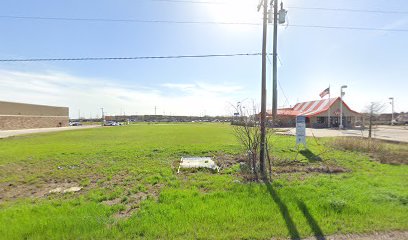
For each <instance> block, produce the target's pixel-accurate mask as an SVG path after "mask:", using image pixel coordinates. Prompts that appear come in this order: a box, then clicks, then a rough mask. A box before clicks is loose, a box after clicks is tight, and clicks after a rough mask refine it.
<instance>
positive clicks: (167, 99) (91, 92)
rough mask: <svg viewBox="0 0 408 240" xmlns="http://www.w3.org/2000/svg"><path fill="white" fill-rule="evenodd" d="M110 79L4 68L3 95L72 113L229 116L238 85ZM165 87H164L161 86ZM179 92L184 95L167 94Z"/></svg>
mask: <svg viewBox="0 0 408 240" xmlns="http://www.w3.org/2000/svg"><path fill="white" fill-rule="evenodd" d="M116 82H117V81H113V80H109V79H91V78H82V77H77V76H73V75H69V74H66V73H63V72H52V71H48V72H21V71H11V70H0V95H1V96H2V99H0V100H4V101H16V102H26V103H34V104H46V105H57V106H68V107H69V108H70V116H71V117H77V116H78V114H79V113H78V112H79V111H80V112H81V116H85V117H90V116H92V117H96V116H100V115H101V114H100V112H101V110H100V109H101V108H102V107H103V108H104V109H105V110H104V111H105V112H106V113H107V114H111V115H117V114H123V113H127V114H154V108H155V107H157V109H158V112H157V114H179V115H202V114H209V115H225V114H228V112H226V111H225V106H226V105H227V104H228V102H230V101H233V100H234V99H236V98H237V97H236V94H237V93H238V92H239V91H240V90H241V89H242V88H241V87H239V86H228V85H222V84H221V85H210V84H208V83H204V82H201V83H195V84H177V83H173V84H172V83H168V84H163V85H161V86H159V87H157V88H147V87H144V86H139V85H137V84H133V85H126V84H117V83H116ZM163 88H165V89H163ZM169 91H170V92H177V91H181V92H183V94H172V96H169V95H168V92H169Z"/></svg>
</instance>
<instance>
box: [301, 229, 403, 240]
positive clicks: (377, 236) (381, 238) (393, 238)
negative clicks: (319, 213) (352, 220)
mask: <svg viewBox="0 0 408 240" xmlns="http://www.w3.org/2000/svg"><path fill="white" fill-rule="evenodd" d="M314 239H326V240H406V239H408V231H393V232H387V233H371V234H344V235H341V234H338V235H332V236H325V237H323V236H322V237H310V238H305V240H314Z"/></svg>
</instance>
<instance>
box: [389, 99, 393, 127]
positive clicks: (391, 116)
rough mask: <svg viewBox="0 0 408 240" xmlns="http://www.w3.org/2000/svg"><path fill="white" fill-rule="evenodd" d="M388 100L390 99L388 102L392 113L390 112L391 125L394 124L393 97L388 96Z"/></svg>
mask: <svg viewBox="0 0 408 240" xmlns="http://www.w3.org/2000/svg"><path fill="white" fill-rule="evenodd" d="M390 100H391V102H390V104H391V107H392V113H391V126H392V125H394V98H393V97H390Z"/></svg>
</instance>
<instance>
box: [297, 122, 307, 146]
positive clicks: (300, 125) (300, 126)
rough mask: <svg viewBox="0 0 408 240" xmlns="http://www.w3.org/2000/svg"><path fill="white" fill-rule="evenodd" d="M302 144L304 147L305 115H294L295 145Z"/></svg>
mask: <svg viewBox="0 0 408 240" xmlns="http://www.w3.org/2000/svg"><path fill="white" fill-rule="evenodd" d="M299 144H303V145H304V146H305V147H306V117H305V116H297V117H296V145H299Z"/></svg>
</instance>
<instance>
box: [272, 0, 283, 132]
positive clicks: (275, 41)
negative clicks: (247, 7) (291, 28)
mask: <svg viewBox="0 0 408 240" xmlns="http://www.w3.org/2000/svg"><path fill="white" fill-rule="evenodd" d="M273 2H274V3H273V84H272V85H273V86H272V96H273V99H272V123H273V124H275V121H276V114H277V111H278V89H277V88H278V1H277V0H274V1H273ZM282 8H283V6H282Z"/></svg>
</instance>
